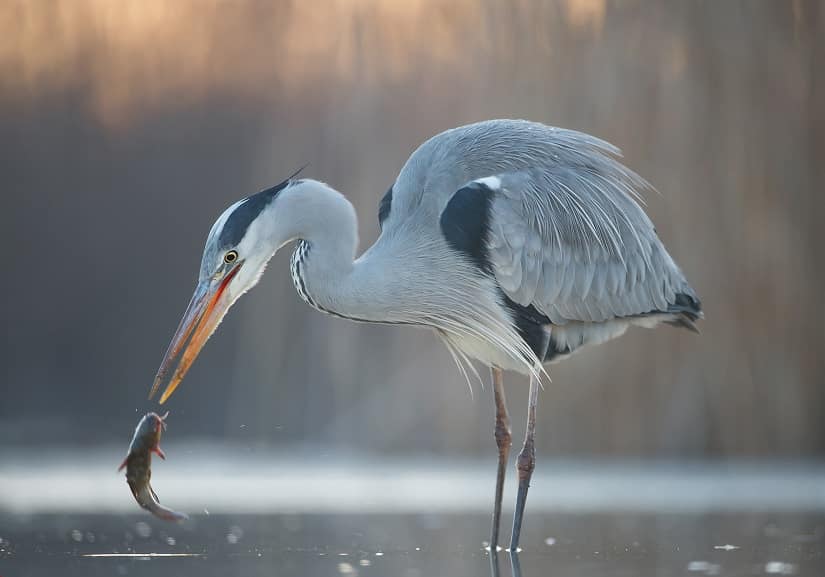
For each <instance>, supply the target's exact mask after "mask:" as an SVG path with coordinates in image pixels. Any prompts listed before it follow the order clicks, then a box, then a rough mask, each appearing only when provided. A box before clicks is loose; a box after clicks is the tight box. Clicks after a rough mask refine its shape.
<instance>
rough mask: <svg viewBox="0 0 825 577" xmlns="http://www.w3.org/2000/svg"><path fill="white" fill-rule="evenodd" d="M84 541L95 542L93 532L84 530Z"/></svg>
mask: <svg viewBox="0 0 825 577" xmlns="http://www.w3.org/2000/svg"><path fill="white" fill-rule="evenodd" d="M86 542H87V543H94V542H95V534H94V533H92V532H91V531H86Z"/></svg>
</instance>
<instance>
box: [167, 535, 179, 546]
mask: <svg viewBox="0 0 825 577" xmlns="http://www.w3.org/2000/svg"><path fill="white" fill-rule="evenodd" d="M175 543H177V541H175V538H174V537H167V538H166V544H167V545H169V546H170V547H174V546H175Z"/></svg>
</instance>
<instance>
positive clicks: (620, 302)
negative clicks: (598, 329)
mask: <svg viewBox="0 0 825 577" xmlns="http://www.w3.org/2000/svg"><path fill="white" fill-rule="evenodd" d="M590 152H591V159H594V160H596V162H588V163H569V162H568V163H559V164H556V165H551V166H547V167H543V168H537V169H525V170H521V171H516V172H510V173H504V174H500V175H497V176H496V177H495V178H493V179H489V178H488V179H483V181H481V183H482V184H483V185H485V186H489V187H490V188H494V189H495V194H494V196H493V200H492V203H491V216H490V219H489V230H488V232H487V234H488V238H487V250H488V258H489V261H490V268H491V270H492V272H493V274H494V275H495V278H496V280H497V281H498V283H499V286H500V287H501V289H502V291H503V292H504V294H505V295H507V297H508V298H509V299H511V300H512V301H513V302H515V303H517V304H518V305H521V306H533V307H534V308H535V309H536V310H538V311H540V312H541V313H543V314H544V315H546V316H547V317H548V318H549V319H550V321H551V322H553V323H554V324H566V323H567V322H568V321H584V322H603V321H607V320H610V319H614V318H618V317H630V316H636V315H641V314H647V313H653V312H658V311H661V312H673V311H672V310H671V307H672V306H673V305H674V303H676V301H677V295H679V294H682V293H687V294H689V295H691V296H692V295H693V291H692V290H691V289H690V286H689V285H688V283H687V281H686V280H685V278H684V276H683V275H682V272H681V271H680V270H679V268H678V267H677V266H676V264H675V263H674V261H673V259H672V258H671V257H670V255H669V254H668V253H667V250H666V249H665V247H664V245H663V244H662V243H661V241H660V240H659V238H658V236H657V234H656V231H655V229H654V227H653V224H652V223H651V221H650V219H649V218H648V217H647V215H646V214H645V213H644V211H643V210H642V208H641V206H639V204H638V202H637V201H636V198H634V196H635V195H636V194H637V191H638V190H639V187H640V186H642V185H644V181H642V180H641V178H640V177H638V176H636V175H635V174H634V173H632V172H631V171H629V170H628V169H627V168H625V167H624V166H623V165H621V164H620V163H619V162H617V161H615V160H614V159H612V158H610V157H608V156H606V155H604V154H603V153H602V152H601V151H598V150H591V151H590ZM485 183H486V184H485ZM496 185H497V186H496Z"/></svg>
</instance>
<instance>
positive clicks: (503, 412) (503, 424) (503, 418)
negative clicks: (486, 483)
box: [490, 367, 512, 554]
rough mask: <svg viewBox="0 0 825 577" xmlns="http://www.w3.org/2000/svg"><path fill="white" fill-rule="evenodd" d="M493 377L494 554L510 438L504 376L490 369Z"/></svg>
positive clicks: (496, 545) (496, 369) (497, 370)
mask: <svg viewBox="0 0 825 577" xmlns="http://www.w3.org/2000/svg"><path fill="white" fill-rule="evenodd" d="M490 373H491V375H492V377H493V392H494V393H495V396H496V445H497V446H498V474H497V475H496V500H495V503H494V505H493V532H492V535H491V536H490V551H491V553H493V554H495V552H496V548H497V547H498V528H499V525H500V524H501V496H502V493H503V491H504V474H505V472H506V470H507V458H508V457H509V456H510V446H511V445H512V436H511V434H510V415H508V414H507V402H506V399H505V398H504V374H503V372H502V370H501V369H499V368H496V367H493V368H491V369H490Z"/></svg>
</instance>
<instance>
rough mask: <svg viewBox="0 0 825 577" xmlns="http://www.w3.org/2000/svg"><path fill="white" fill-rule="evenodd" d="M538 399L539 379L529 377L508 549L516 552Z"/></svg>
mask: <svg viewBox="0 0 825 577" xmlns="http://www.w3.org/2000/svg"><path fill="white" fill-rule="evenodd" d="M538 400H539V381H538V379H535V378H533V377H531V378H530V402H529V404H528V406H527V432H526V434H525V435H524V447H522V449H521V452H520V453H519V455H518V459H517V460H516V468H517V469H518V495H517V497H516V512H515V515H514V516H513V535H512V537H511V539H510V551H512V552H518V543H519V537H520V536H521V521H522V518H523V517H524V504H525V503H526V502H527V490H528V489H529V488H530V478H531V477H532V476H533V469H535V468H536V449H535V444H534V441H533V439H534V437H535V432H536V405H537V404H538Z"/></svg>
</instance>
